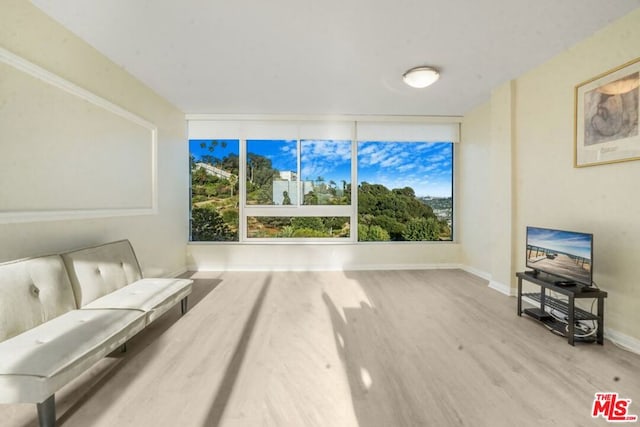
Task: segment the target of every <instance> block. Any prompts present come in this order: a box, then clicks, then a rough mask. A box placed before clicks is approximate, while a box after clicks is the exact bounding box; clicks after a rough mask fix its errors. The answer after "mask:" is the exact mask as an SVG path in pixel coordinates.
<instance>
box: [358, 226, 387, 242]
mask: <svg viewBox="0 0 640 427" xmlns="http://www.w3.org/2000/svg"><path fill="white" fill-rule="evenodd" d="M358 240H359V241H361V242H383V241H387V240H391V237H390V236H389V233H387V230H385V229H384V228H382V227H380V226H378V225H372V226H368V225H365V224H358Z"/></svg>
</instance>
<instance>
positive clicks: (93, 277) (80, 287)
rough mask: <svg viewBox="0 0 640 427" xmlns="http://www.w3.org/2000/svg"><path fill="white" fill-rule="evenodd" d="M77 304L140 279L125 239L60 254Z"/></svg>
mask: <svg viewBox="0 0 640 427" xmlns="http://www.w3.org/2000/svg"><path fill="white" fill-rule="evenodd" d="M62 259H63V260H64V264H65V266H66V267H67V271H68V273H69V280H70V281H71V286H72V287H73V292H74V294H75V298H76V304H77V305H78V307H79V308H80V307H84V306H85V305H86V304H88V303H90V302H91V301H93V300H95V299H98V298H100V297H102V296H104V295H107V294H108V293H111V292H113V291H115V290H116V289H119V288H122V287H123V286H126V285H128V284H130V283H133V282H135V281H136V280H140V279H142V272H141V270H140V264H138V259H137V258H136V255H135V253H134V251H133V247H132V246H131V243H130V242H129V241H128V240H119V241H117V242H111V243H106V244H103V245H99V246H94V247H90V248H84V249H80V250H77V251H72V252H67V253H64V254H62Z"/></svg>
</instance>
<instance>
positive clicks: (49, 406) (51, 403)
mask: <svg viewBox="0 0 640 427" xmlns="http://www.w3.org/2000/svg"><path fill="white" fill-rule="evenodd" d="M55 396H56V395H55V394H52V395H51V396H49V397H48V398H47V400H45V401H44V402H40V403H38V404H37V405H36V406H37V408H38V421H39V422H40V427H55V425H56V398H55Z"/></svg>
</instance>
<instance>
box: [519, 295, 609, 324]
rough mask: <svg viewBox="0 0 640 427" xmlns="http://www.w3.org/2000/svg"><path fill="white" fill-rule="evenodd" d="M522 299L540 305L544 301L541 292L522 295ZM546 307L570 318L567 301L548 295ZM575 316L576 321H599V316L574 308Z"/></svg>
mask: <svg viewBox="0 0 640 427" xmlns="http://www.w3.org/2000/svg"><path fill="white" fill-rule="evenodd" d="M522 297H523V298H529V299H530V300H533V301H535V302H537V303H540V302H541V299H542V295H541V294H540V293H539V292H532V293H526V294H522ZM545 305H546V306H547V307H549V308H551V309H553V310H556V311H559V312H560V313H562V314H564V315H565V316H569V304H567V302H566V301H563V300H560V299H558V298H554V297H551V296H549V295H546V296H545ZM573 314H574V317H573V319H574V320H598V316H596V315H595V314H593V313H589V312H588V311H585V310H583V309H581V308H577V307H574V309H573Z"/></svg>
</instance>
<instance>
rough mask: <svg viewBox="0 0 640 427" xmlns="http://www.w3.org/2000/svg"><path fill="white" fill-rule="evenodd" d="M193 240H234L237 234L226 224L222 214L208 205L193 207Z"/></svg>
mask: <svg viewBox="0 0 640 427" xmlns="http://www.w3.org/2000/svg"><path fill="white" fill-rule="evenodd" d="M191 240H192V241H194V242H211V241H232V240H237V234H236V233H235V232H233V231H231V229H230V228H229V226H227V224H225V222H224V220H223V218H222V216H221V215H220V214H219V213H218V212H217V211H216V210H215V209H211V208H208V207H194V208H192V209H191Z"/></svg>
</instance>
